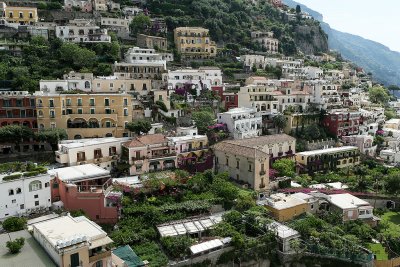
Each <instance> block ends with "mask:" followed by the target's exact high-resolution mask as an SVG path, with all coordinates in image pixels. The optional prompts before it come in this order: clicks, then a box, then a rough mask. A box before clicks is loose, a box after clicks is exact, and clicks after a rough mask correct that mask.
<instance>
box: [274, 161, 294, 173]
mask: <svg viewBox="0 0 400 267" xmlns="http://www.w3.org/2000/svg"><path fill="white" fill-rule="evenodd" d="M272 168H273V169H274V170H277V171H278V173H279V176H287V177H294V175H295V174H296V172H295V163H294V161H293V160H290V159H279V160H277V161H275V162H274V163H273V164H272Z"/></svg>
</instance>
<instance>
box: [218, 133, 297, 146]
mask: <svg viewBox="0 0 400 267" xmlns="http://www.w3.org/2000/svg"><path fill="white" fill-rule="evenodd" d="M295 140H296V138H294V137H291V136H290V135H287V134H273V135H264V136H259V137H254V138H248V139H240V140H229V141H226V142H228V143H230V144H235V145H241V146H246V147H257V146H262V145H267V144H274V143H279V142H292V141H295Z"/></svg>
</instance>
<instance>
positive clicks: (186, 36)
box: [174, 27, 217, 59]
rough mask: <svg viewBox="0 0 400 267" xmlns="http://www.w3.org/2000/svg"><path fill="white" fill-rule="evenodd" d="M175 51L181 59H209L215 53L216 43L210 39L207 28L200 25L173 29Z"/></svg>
mask: <svg viewBox="0 0 400 267" xmlns="http://www.w3.org/2000/svg"><path fill="white" fill-rule="evenodd" d="M174 39H175V46H176V48H177V51H178V52H179V53H181V55H182V59H209V58H214V57H215V56H216V55H217V45H216V44H215V42H214V41H211V38H210V34H209V30H208V29H204V28H200V27H180V28H176V29H174Z"/></svg>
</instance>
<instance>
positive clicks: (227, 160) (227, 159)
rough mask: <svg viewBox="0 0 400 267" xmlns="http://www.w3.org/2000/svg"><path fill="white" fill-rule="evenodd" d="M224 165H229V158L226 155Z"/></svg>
mask: <svg viewBox="0 0 400 267" xmlns="http://www.w3.org/2000/svg"><path fill="white" fill-rule="evenodd" d="M226 166H229V158H228V157H226Z"/></svg>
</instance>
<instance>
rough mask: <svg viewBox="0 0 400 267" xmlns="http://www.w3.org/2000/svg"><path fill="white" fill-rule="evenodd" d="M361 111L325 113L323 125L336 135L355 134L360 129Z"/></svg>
mask: <svg viewBox="0 0 400 267" xmlns="http://www.w3.org/2000/svg"><path fill="white" fill-rule="evenodd" d="M360 123H361V113H360V112H350V111H333V112H331V113H328V114H326V115H325V117H324V119H323V125H324V127H325V128H326V129H327V130H328V131H329V132H330V133H331V134H333V135H335V136H336V137H339V138H340V137H342V136H349V135H357V134H358V133H359V131H360Z"/></svg>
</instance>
